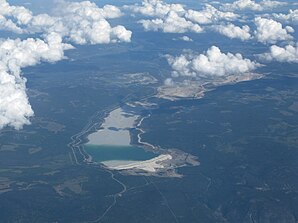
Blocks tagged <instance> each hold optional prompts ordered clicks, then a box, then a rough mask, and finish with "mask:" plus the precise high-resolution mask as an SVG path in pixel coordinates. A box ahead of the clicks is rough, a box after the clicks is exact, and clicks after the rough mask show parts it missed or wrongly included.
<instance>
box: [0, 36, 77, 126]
mask: <svg viewBox="0 0 298 223" xmlns="http://www.w3.org/2000/svg"><path fill="white" fill-rule="evenodd" d="M70 48H71V46H70V45H68V44H63V43H62V39H61V37H60V36H59V35H58V34H55V33H52V34H49V35H48V36H47V38H46V40H45V41H43V40H40V39H32V38H29V39H26V40H20V39H16V40H10V39H8V40H3V41H1V42H0V98H1V100H0V129H1V128H3V127H4V126H7V125H8V126H12V127H14V128H16V129H20V128H22V126H23V125H24V124H29V123H30V122H29V118H30V117H31V116H32V115H33V111H32V109H31V106H30V104H29V101H28V97H27V95H26V87H25V83H26V79H25V78H23V77H21V68H24V67H27V66H33V65H36V64H37V63H39V62H41V61H47V62H55V61H58V60H61V59H63V58H64V50H66V49H70Z"/></svg>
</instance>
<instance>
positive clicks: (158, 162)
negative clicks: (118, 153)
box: [102, 154, 172, 172]
mask: <svg viewBox="0 0 298 223" xmlns="http://www.w3.org/2000/svg"><path fill="white" fill-rule="evenodd" d="M171 159H172V156H171V155H169V154H162V155H159V156H158V157H155V158H153V159H150V160H146V161H117V160H113V161H105V162H102V163H103V164H104V165H105V166H106V167H108V168H109V169H113V170H129V169H138V170H144V171H147V172H156V171H157V170H158V169H162V168H164V165H163V164H162V163H163V162H164V161H166V160H171Z"/></svg>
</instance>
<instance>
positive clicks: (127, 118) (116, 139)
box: [87, 108, 139, 146]
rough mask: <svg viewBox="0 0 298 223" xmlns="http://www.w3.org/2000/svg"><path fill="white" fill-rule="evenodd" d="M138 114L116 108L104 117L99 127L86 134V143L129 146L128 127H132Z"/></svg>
mask: <svg viewBox="0 0 298 223" xmlns="http://www.w3.org/2000/svg"><path fill="white" fill-rule="evenodd" d="M138 118H139V116H138V115H135V114H132V113H127V112H124V111H123V109H122V108H117V109H115V110H113V111H111V112H110V114H109V115H108V116H107V117H106V118H105V119H104V122H103V123H102V125H101V129H100V130H98V131H97V132H94V133H92V134H90V135H89V136H88V143H87V145H88V144H89V145H111V146H129V145H130V144H131V139H130V132H129V129H131V128H133V127H134V125H135V122H136V120H137V119H138Z"/></svg>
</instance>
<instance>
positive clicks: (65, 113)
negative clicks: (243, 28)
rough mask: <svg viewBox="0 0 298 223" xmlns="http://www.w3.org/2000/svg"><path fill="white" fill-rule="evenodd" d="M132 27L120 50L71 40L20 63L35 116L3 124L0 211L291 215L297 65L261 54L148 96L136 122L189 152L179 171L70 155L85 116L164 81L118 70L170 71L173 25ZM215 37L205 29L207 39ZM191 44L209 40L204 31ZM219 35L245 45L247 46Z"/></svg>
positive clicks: (6, 216)
mask: <svg viewBox="0 0 298 223" xmlns="http://www.w3.org/2000/svg"><path fill="white" fill-rule="evenodd" d="M134 34H135V36H136V37H135V38H136V39H139V41H140V43H135V42H134V43H133V44H132V45H131V46H130V47H129V49H128V47H126V46H122V45H120V46H119V45H111V46H101V47H95V46H92V47H83V48H80V47H78V49H76V50H74V51H71V52H69V55H68V56H69V58H71V59H72V60H69V61H62V62H60V63H58V64H56V65H44V64H42V65H40V66H37V67H34V68H29V69H26V70H25V71H24V74H25V75H26V77H27V78H28V88H29V89H30V90H29V95H30V102H31V104H32V105H33V109H34V111H35V118H34V119H32V125H31V126H26V127H25V128H24V129H23V130H21V131H15V130H12V129H8V128H6V129H4V130H2V131H0V146H1V148H0V222H29V223H31V222H88V221H89V222H90V221H93V220H96V219H98V220H101V221H100V222H109V223H111V222H115V223H122V222H123V223H124V222H136V223H138V222H154V223H156V222H162V223H168V222H169V223H172V222H183V223H184V222H185V223H189V222H203V223H208V222H232V223H239V222H247V223H253V222H262V223H263V222H277V223H278V222H287V223H291V222H297V220H298V219H297V216H298V193H297V191H298V177H297V173H298V162H297V158H298V149H297V148H298V140H297V135H298V119H297V115H298V111H297V102H298V90H297V89H298V78H297V66H295V65H286V69H285V65H284V64H278V63H276V64H269V65H268V67H270V70H266V69H265V68H264V70H263V71H262V70H261V71H260V72H262V73H266V72H269V71H270V74H268V76H267V78H265V79H263V80H257V81H252V82H246V83H240V84H237V85H233V86H225V87H221V88H218V89H217V90H215V91H212V92H209V93H207V95H206V97H205V98H203V99H201V100H188V101H179V102H166V101H164V100H159V99H154V100H155V102H157V103H158V104H159V105H160V107H159V108H158V109H156V110H153V111H151V113H152V115H151V117H150V118H149V119H145V121H144V123H143V126H142V127H143V128H144V129H145V130H146V132H147V133H146V134H145V135H144V140H146V141H148V142H150V143H152V144H154V145H160V146H161V147H163V148H172V147H175V148H179V149H181V150H183V151H186V152H189V153H191V154H193V155H196V156H198V157H199V161H200V162H201V165H200V166H198V167H193V168H189V167H187V168H181V169H180V170H179V172H180V173H182V174H183V175H184V177H183V178H155V177H136V176H122V175H120V174H119V173H117V172H114V173H111V172H108V171H106V170H104V169H102V168H100V167H98V166H91V165H89V166H88V165H77V164H76V163H75V160H74V157H73V155H72V153H71V151H70V149H69V148H68V147H67V144H68V143H70V142H71V139H70V138H71V136H73V135H75V134H77V133H79V132H80V131H81V130H82V129H83V128H84V126H85V125H86V124H87V123H88V121H89V120H90V117H92V116H93V115H94V114H95V113H96V112H100V113H102V114H103V113H104V111H106V110H110V109H112V108H113V107H114V106H117V105H120V104H123V103H124V102H125V101H135V100H139V99H140V98H143V97H148V96H150V95H152V94H154V92H155V90H154V89H155V87H156V86H158V85H160V84H161V83H159V84H156V86H155V85H149V86H147V85H141V84H140V83H129V82H124V81H123V79H121V77H122V75H123V74H127V73H136V72H144V71H146V72H148V73H150V74H152V75H154V76H155V77H156V78H158V79H159V80H160V81H161V80H164V77H165V76H168V75H169V71H167V70H168V67H167V65H166V62H165V60H163V59H160V57H159V56H158V55H159V54H166V53H174V52H176V50H175V46H173V44H174V43H173V42H171V39H172V38H173V36H171V35H168V36H166V38H165V36H163V38H160V36H158V35H153V34H152V33H149V34H148V33H143V32H142V33H138V30H136V31H135V32H134ZM204 35H205V34H202V35H199V37H198V38H203V37H201V36H204ZM145 38H149V39H150V38H152V42H149V43H148V42H146V41H145V40H144V39H145ZM205 38H206V36H205ZM218 38H219V37H218V36H216V35H212V36H211V37H210V39H209V38H208V41H210V43H208V46H209V45H210V44H213V43H214V42H216V43H217V41H218ZM154 41H155V42H157V41H161V43H160V47H156V46H155V43H153V42H154ZM197 43H198V45H199V44H201V46H200V48H199V47H198V50H206V48H207V47H206V46H207V44H205V43H206V40H205V43H204V42H202V41H200V40H198V41H196V43H194V44H197ZM186 44H187V43H182V44H179V47H180V48H178V47H177V51H178V52H179V50H181V49H182V48H186V47H188V46H187V45H186ZM143 45H146V47H147V48H146V50H144V49H143ZM221 45H222V46H223V49H224V50H226V49H229V50H230V47H231V48H234V49H231V51H233V50H234V51H236V52H239V51H240V52H241V53H242V52H245V53H246V54H245V55H247V53H249V52H252V54H253V53H255V50H254V48H255V47H256V46H251V49H242V48H241V49H238V48H239V45H236V44H232V43H231V42H229V40H228V41H227V43H223V44H221ZM241 46H242V45H241ZM148 47H151V48H148ZM245 47H247V48H249V47H250V46H245ZM165 49H166V50H165ZM266 49H267V48H266ZM264 50H265V47H264V49H259V51H260V52H263V51H264ZM78 52H79V53H78ZM148 52H150V53H148ZM152 52H153V53H152ZM115 61H117V63H116V62H115ZM291 76H292V77H291ZM134 141H136V139H134ZM113 174H115V175H113ZM115 178H116V179H117V180H118V181H117V180H115ZM119 182H121V183H122V184H120V183H119ZM113 195H115V196H113ZM120 195H121V196H120ZM115 198H117V200H116V203H115V205H113V204H114V203H113V202H114V199H115ZM110 207H111V209H109V210H110V211H109V212H107V213H106V214H105V215H104V213H105V211H106V210H108V208H110ZM100 217H103V218H100Z"/></svg>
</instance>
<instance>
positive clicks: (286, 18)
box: [273, 9, 298, 24]
mask: <svg viewBox="0 0 298 223" xmlns="http://www.w3.org/2000/svg"><path fill="white" fill-rule="evenodd" d="M273 17H274V18H275V19H276V20H278V21H282V22H286V23H293V24H298V9H295V10H291V9H290V10H289V13H288V14H282V13H279V14H277V13H273Z"/></svg>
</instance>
